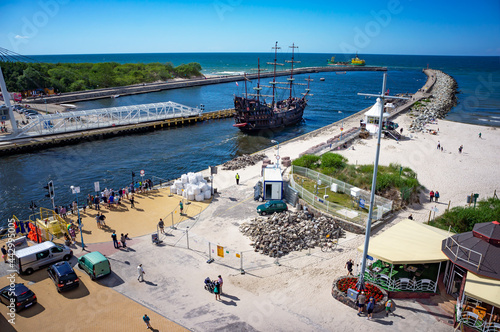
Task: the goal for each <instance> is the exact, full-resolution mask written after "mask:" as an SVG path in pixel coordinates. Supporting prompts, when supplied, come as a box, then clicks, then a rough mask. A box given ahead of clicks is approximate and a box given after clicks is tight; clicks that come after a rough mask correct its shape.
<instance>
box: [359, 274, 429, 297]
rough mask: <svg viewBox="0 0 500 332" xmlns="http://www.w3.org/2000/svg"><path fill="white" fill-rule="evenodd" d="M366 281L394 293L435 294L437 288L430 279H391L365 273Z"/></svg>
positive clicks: (381, 275)
mask: <svg viewBox="0 0 500 332" xmlns="http://www.w3.org/2000/svg"><path fill="white" fill-rule="evenodd" d="M365 279H366V280H367V281H370V282H372V283H374V284H377V285H379V286H380V287H382V288H384V289H386V290H388V291H393V292H401V291H404V292H434V289H435V287H436V282H435V281H433V280H430V279H419V280H413V279H409V278H399V279H391V278H389V276H387V275H385V274H378V275H375V274H373V273H370V272H365Z"/></svg>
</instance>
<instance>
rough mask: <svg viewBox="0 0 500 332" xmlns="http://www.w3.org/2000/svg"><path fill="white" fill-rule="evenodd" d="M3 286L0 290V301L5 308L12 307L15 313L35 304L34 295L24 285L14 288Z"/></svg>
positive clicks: (16, 285)
mask: <svg viewBox="0 0 500 332" xmlns="http://www.w3.org/2000/svg"><path fill="white" fill-rule="evenodd" d="M11 286H12V284H11V285H9V286H5V287H4V288H2V289H0V301H2V303H3V304H5V305H6V306H10V305H12V304H13V305H14V307H15V311H16V312H19V311H21V310H23V309H26V308H28V307H31V306H33V305H34V304H35V303H36V302H37V299H36V295H35V293H33V292H32V291H31V290H30V289H29V288H28V287H26V286H24V284H14V287H11Z"/></svg>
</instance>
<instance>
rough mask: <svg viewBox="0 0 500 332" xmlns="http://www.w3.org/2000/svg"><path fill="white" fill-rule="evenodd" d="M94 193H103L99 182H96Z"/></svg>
mask: <svg viewBox="0 0 500 332" xmlns="http://www.w3.org/2000/svg"><path fill="white" fill-rule="evenodd" d="M94 191H96V192H97V191H101V187H100V186H99V181H96V182H94Z"/></svg>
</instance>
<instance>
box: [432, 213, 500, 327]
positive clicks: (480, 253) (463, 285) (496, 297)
mask: <svg viewBox="0 0 500 332" xmlns="http://www.w3.org/2000/svg"><path fill="white" fill-rule="evenodd" d="M441 250H442V251H443V253H444V254H445V255H446V256H447V257H448V258H449V261H448V264H447V266H446V270H445V273H444V284H445V286H446V292H447V293H448V294H451V295H452V296H453V297H455V298H456V299H457V310H456V312H457V313H456V316H455V322H456V324H457V325H458V324H462V325H465V326H468V327H469V328H472V329H473V330H477V331H500V223H499V222H498V221H493V222H486V223H480V224H475V225H474V228H473V229H472V232H465V233H461V234H456V235H453V236H450V237H448V238H447V239H445V240H443V242H442V245H441Z"/></svg>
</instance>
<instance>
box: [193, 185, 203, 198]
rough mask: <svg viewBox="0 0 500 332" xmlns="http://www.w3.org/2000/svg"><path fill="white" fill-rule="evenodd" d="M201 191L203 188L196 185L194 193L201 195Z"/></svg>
mask: <svg viewBox="0 0 500 332" xmlns="http://www.w3.org/2000/svg"><path fill="white" fill-rule="evenodd" d="M200 193H201V190H200V188H198V187H196V188H194V189H193V194H194V195H195V196H196V195H199V194H200Z"/></svg>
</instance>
